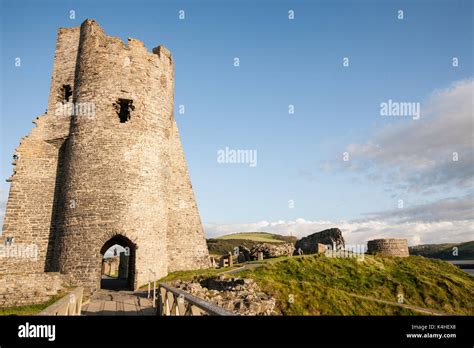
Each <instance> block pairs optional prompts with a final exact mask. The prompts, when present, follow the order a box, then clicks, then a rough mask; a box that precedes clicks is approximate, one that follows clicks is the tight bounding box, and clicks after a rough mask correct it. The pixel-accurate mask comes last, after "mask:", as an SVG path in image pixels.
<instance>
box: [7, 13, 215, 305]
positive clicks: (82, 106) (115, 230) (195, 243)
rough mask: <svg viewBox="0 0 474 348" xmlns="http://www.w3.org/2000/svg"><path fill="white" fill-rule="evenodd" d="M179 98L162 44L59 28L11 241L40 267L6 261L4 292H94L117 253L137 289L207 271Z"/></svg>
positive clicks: (20, 168) (27, 148) (89, 24)
mask: <svg viewBox="0 0 474 348" xmlns="http://www.w3.org/2000/svg"><path fill="white" fill-rule="evenodd" d="M173 93H174V66H173V59H172V57H171V53H170V52H169V51H168V50H167V49H166V48H165V47H163V46H158V47H156V48H154V49H153V50H152V53H151V52H148V51H147V49H146V47H145V46H144V44H143V43H142V42H140V41H138V40H135V39H128V44H125V43H124V42H123V41H122V40H120V39H118V38H114V37H110V36H107V35H106V34H105V33H104V31H103V30H102V29H101V27H100V26H99V25H98V24H97V23H96V22H95V21H93V20H86V21H84V22H83V23H82V25H81V26H80V27H75V28H61V29H59V32H58V38H57V45H56V51H55V57H54V67H53V75H52V80H51V89H50V94H49V101H48V109H47V111H46V113H45V114H44V115H42V116H40V117H38V118H37V119H36V121H35V122H34V123H35V124H36V127H35V128H34V129H33V130H32V131H31V133H30V134H29V135H28V136H27V137H25V138H23V139H22V141H21V143H20V146H19V147H18V148H17V150H16V153H15V156H14V158H15V160H14V162H13V164H14V165H15V167H14V173H13V175H12V177H11V178H10V179H9V180H10V181H11V187H10V193H9V198H8V204H7V209H6V214H5V220H4V226H3V234H2V237H3V239H4V243H3V244H5V245H7V244H8V245H9V246H10V247H13V246H15V245H16V246H21V245H23V246H26V245H33V246H34V245H36V248H37V258H36V260H32V259H31V258H24V257H8V258H3V259H2V260H1V261H0V262H1V263H0V279H1V281H2V282H3V283H4V284H0V287H1V285H4V289H9V290H3V291H6V292H7V293H8V295H10V296H13V295H12V292H14V291H15V290H14V289H15V287H17V284H18V282H19V283H21V279H27V280H28V282H32V281H33V279H37V281H38V282H39V283H41V282H42V281H44V282H47V283H51V282H53V281H60V280H67V281H68V282H69V283H70V284H71V285H73V286H78V285H80V286H84V287H86V288H87V289H89V290H91V291H93V290H95V289H97V288H98V287H99V286H100V274H101V261H102V255H103V253H104V252H105V251H106V250H107V249H108V248H109V247H110V246H113V245H114V244H121V245H122V246H125V247H126V248H127V250H129V252H130V260H131V261H130V262H131V264H130V265H131V266H130V267H129V268H130V272H131V273H130V280H131V284H130V285H131V286H130V287H131V288H133V289H136V288H137V287H138V286H140V285H143V284H145V283H146V282H147V280H148V279H149V278H150V277H152V278H156V279H158V278H160V277H162V276H165V275H166V274H167V273H168V272H172V271H177V270H187V269H196V268H204V267H208V265H209V261H208V250H207V246H206V241H205V239H204V233H203V228H202V225H201V220H200V216H199V212H198V209H197V206H196V201H195V198H194V193H193V189H192V185H191V181H190V178H189V174H188V170H187V166H186V161H185V158H184V154H183V150H182V147H181V141H180V137H179V133H178V129H177V126H176V123H175V120H174V116H173ZM68 111H72V114H73V115H72V116H71V112H70V113H69V114H68ZM58 279H59V280H58ZM0 291H2V290H0ZM0 295H1V294H0ZM0 297H1V296H0ZM0 302H1V301H0ZM7 302H8V301H7Z"/></svg>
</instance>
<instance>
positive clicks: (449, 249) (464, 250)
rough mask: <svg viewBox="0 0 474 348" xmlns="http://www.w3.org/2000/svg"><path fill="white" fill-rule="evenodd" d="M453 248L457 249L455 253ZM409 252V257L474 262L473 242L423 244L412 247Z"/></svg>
mask: <svg viewBox="0 0 474 348" xmlns="http://www.w3.org/2000/svg"><path fill="white" fill-rule="evenodd" d="M454 248H457V251H456V249H454ZM409 250H410V255H419V256H424V257H429V258H432V259H442V260H474V241H470V242H465V243H446V244H423V245H416V246H412V247H410V248H409ZM456 254H457V255H456Z"/></svg>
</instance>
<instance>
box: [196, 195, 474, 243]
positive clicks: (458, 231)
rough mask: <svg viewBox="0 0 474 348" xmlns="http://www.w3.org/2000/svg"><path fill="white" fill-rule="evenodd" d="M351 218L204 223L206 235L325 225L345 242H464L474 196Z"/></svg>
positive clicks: (471, 231) (301, 231) (289, 231)
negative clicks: (356, 218) (386, 240)
mask: <svg viewBox="0 0 474 348" xmlns="http://www.w3.org/2000/svg"><path fill="white" fill-rule="evenodd" d="M368 215H369V216H368V217H367V218H365V219H359V220H352V221H344V220H341V221H325V220H305V219H296V220H279V221H259V222H255V223H247V224H205V227H204V229H205V231H206V237H208V238H212V237H216V236H220V235H224V234H228V233H236V232H259V231H262V232H263V231H265V232H271V233H278V234H282V235H293V236H296V237H298V238H301V237H304V236H307V235H308V234H311V233H315V232H319V231H322V230H325V229H328V228H332V227H338V228H340V229H341V231H342V233H343V236H344V238H345V239H346V242H347V243H348V244H365V243H367V241H368V240H371V239H376V238H406V239H407V240H408V242H409V244H410V245H417V244H427V243H449V242H465V241H468V240H472V239H474V238H473V236H474V212H473V196H466V197H462V198H449V199H443V200H439V201H436V202H432V203H427V204H422V205H418V206H413V207H410V208H403V209H399V210H396V211H395V210H389V211H385V212H378V213H372V214H368Z"/></svg>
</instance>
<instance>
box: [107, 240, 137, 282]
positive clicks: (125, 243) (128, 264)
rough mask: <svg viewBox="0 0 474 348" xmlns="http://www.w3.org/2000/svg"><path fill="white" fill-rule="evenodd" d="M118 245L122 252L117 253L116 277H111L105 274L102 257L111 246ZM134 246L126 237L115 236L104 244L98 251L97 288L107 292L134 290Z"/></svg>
mask: <svg viewBox="0 0 474 348" xmlns="http://www.w3.org/2000/svg"><path fill="white" fill-rule="evenodd" d="M115 245H119V246H121V247H122V248H123V249H125V251H124V252H121V253H118V255H117V258H118V260H119V261H118V266H117V275H116V276H114V277H112V276H110V274H109V275H107V274H105V273H104V272H105V269H106V264H105V261H104V260H105V259H104V255H105V253H106V252H107V251H108V250H109V249H110V248H111V247H113V246H115ZM135 255H136V245H135V243H133V242H132V241H131V240H130V239H128V238H127V237H125V236H123V235H121V234H117V235H114V236H113V237H112V238H110V239H109V240H108V241H106V242H105V243H104V245H103V246H102V248H101V249H100V267H99V269H100V279H99V288H101V289H109V290H135V287H136V276H135V275H136V272H135Z"/></svg>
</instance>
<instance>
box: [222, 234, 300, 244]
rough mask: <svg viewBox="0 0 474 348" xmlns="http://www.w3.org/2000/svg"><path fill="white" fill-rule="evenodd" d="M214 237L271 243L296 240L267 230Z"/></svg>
mask: <svg viewBox="0 0 474 348" xmlns="http://www.w3.org/2000/svg"><path fill="white" fill-rule="evenodd" d="M216 239H246V240H253V241H255V242H272V243H283V242H292V243H294V242H296V240H297V238H296V237H292V236H282V235H280V234H275V233H268V232H242V233H232V234H227V235H225V236H220V237H217V238H216Z"/></svg>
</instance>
